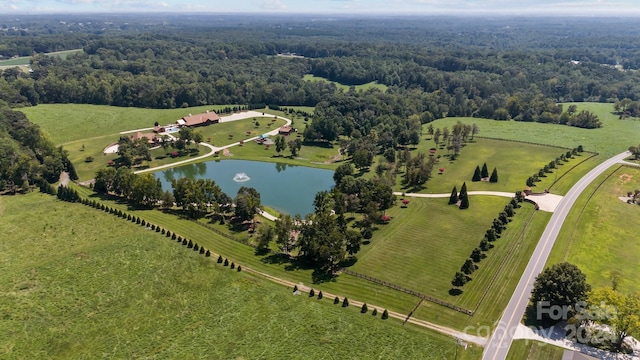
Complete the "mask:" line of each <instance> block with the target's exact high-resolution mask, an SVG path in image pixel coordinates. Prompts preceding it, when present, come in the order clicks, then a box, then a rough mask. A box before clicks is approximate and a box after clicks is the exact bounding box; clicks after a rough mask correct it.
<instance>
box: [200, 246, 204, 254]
mask: <svg viewBox="0 0 640 360" xmlns="http://www.w3.org/2000/svg"><path fill="white" fill-rule="evenodd" d="M202 254H204V246H203V247H201V248H200V255H202Z"/></svg>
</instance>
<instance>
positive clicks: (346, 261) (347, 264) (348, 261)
mask: <svg viewBox="0 0 640 360" xmlns="http://www.w3.org/2000/svg"><path fill="white" fill-rule="evenodd" d="M357 262H358V258H357V257H355V256H353V255H351V256H349V257H347V258H346V259H344V260H342V261H341V262H340V264H338V265H339V266H340V267H342V268H347V267H351V266H353V265H355V264H356V263H357Z"/></svg>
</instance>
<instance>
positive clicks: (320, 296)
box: [318, 290, 323, 300]
mask: <svg viewBox="0 0 640 360" xmlns="http://www.w3.org/2000/svg"><path fill="white" fill-rule="evenodd" d="M322 296H323V295H322V290H320V292H319V293H318V300H321V299H322Z"/></svg>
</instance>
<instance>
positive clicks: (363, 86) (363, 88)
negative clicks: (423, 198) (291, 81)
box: [302, 74, 387, 92]
mask: <svg viewBox="0 0 640 360" xmlns="http://www.w3.org/2000/svg"><path fill="white" fill-rule="evenodd" d="M302 80H304V81H326V82H328V83H332V84H335V85H336V87H337V88H338V89H339V90H342V91H344V92H347V91H349V89H350V88H351V86H349V85H343V84H340V83H338V82H335V81H331V80H327V79H325V78H323V77H319V76H314V75H311V74H306V75H305V76H303V77H302ZM353 87H354V88H355V89H356V91H367V90H369V89H371V88H376V89H379V90H381V91H383V92H384V91H387V86H386V85H384V84H378V83H377V82H376V81H372V82H369V83H366V84H361V85H354V86H353Z"/></svg>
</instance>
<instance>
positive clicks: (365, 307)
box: [293, 285, 389, 320]
mask: <svg viewBox="0 0 640 360" xmlns="http://www.w3.org/2000/svg"><path fill="white" fill-rule="evenodd" d="M293 293H294V294H299V293H300V292H299V289H298V285H294V286H293ZM315 296H316V292H315V290H313V289H310V290H309V297H310V298H312V297H315ZM323 297H324V295H323V294H322V290H321V291H320V292H318V300H321V299H322V298H323ZM333 304H334V305H338V304H340V297H338V296H336V297H335V298H333ZM342 307H349V298H347V297H346V296H345V297H344V298H343V299H342ZM367 312H369V306H368V305H367V303H363V304H362V306H361V307H360V313H361V314H366V313H367ZM371 315H372V316H377V315H378V309H376V308H373V311H372V312H371ZM380 318H381V319H382V320H387V319H388V318H389V311H387V309H385V310H384V311H383V312H382V315H381V316H380Z"/></svg>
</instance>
